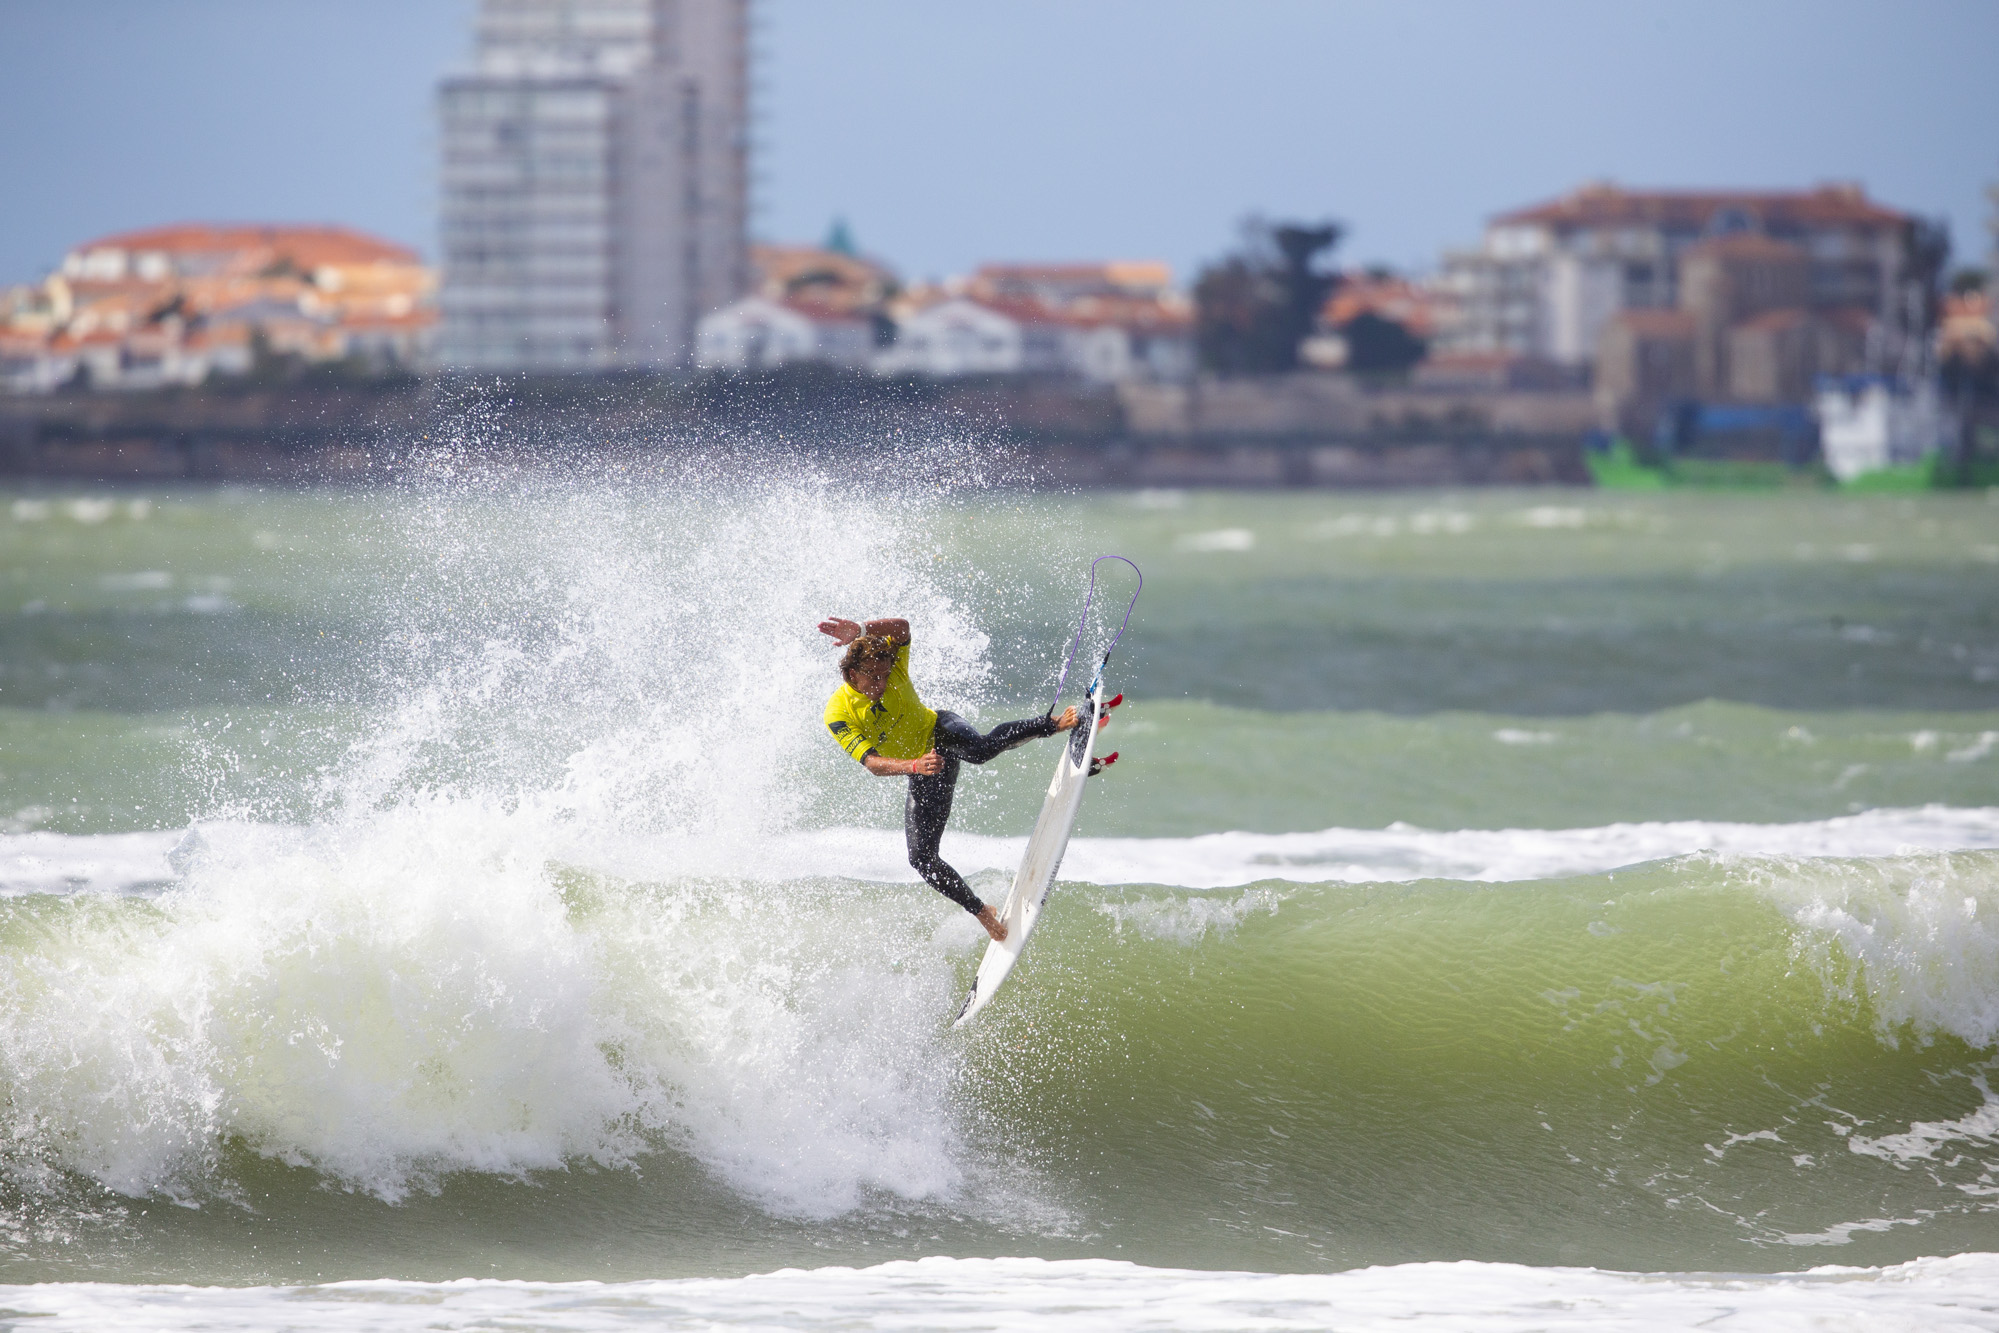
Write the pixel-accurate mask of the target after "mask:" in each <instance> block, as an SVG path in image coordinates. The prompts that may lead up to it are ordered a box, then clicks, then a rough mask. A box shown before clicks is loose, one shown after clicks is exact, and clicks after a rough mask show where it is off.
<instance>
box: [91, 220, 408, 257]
mask: <svg viewBox="0 0 1999 1333" xmlns="http://www.w3.org/2000/svg"><path fill="white" fill-rule="evenodd" d="M76 248H77V250H79V251H89V250H99V249H115V250H124V251H127V252H128V253H129V252H140V251H148V250H158V251H165V252H167V253H170V254H229V253H236V252H241V251H248V250H272V251H275V252H277V253H279V254H283V255H286V256H288V257H290V258H291V260H292V262H294V263H295V264H297V265H299V267H301V268H314V267H317V266H318V265H320V264H374V263H392V264H414V263H416V262H417V254H416V251H414V250H411V249H410V248H409V247H407V246H402V245H397V244H396V243H395V242H393V241H385V240H383V239H382V238H381V237H379V236H369V235H367V234H366V233H364V232H358V231H355V230H353V229H352V228H349V227H330V226H281V225H274V224H208V223H180V224H176V225H174V226H168V227H149V228H145V229H143V230H140V231H123V232H118V233H116V234H114V235H110V236H100V237H98V238H97V239H96V240H94V241H90V242H87V243H86V244H83V245H80V246H78V247H76Z"/></svg>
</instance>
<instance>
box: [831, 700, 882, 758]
mask: <svg viewBox="0 0 1999 1333" xmlns="http://www.w3.org/2000/svg"><path fill="white" fill-rule="evenodd" d="M826 730H827V731H828V732H830V733H831V734H832V737H833V743H834V744H835V745H838V746H839V747H840V748H841V749H842V750H845V751H846V752H847V754H848V756H849V757H850V758H852V759H853V760H854V762H856V763H859V762H860V761H862V760H863V759H866V758H867V757H868V751H869V750H871V749H873V748H874V747H873V746H872V745H870V744H869V743H868V738H867V736H866V735H865V734H863V733H862V731H861V729H860V728H859V727H858V726H856V725H855V719H854V716H853V714H852V712H851V711H850V710H849V709H848V708H847V707H846V700H845V699H843V698H842V697H841V696H840V695H838V694H835V695H834V696H833V697H832V698H831V699H828V700H827V701H826Z"/></svg>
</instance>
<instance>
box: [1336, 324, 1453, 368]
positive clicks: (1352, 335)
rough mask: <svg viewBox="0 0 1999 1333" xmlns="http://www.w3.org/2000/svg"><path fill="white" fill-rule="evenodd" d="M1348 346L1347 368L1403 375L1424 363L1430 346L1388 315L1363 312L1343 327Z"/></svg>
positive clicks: (1341, 332)
mask: <svg viewBox="0 0 1999 1333" xmlns="http://www.w3.org/2000/svg"><path fill="white" fill-rule="evenodd" d="M1339 334H1340V337H1342V338H1344V339H1345V340H1346V344H1347V369H1348V370H1352V371H1357V372H1359V373H1361V374H1399V373H1400V372H1402V371H1405V370H1407V369H1409V368H1410V367H1411V366H1413V365H1415V364H1416V363H1417V362H1418V361H1421V360H1422V359H1423V357H1424V355H1425V354H1426V353H1428V352H1429V350H1430V345H1429V344H1428V343H1426V342H1424V341H1423V340H1422V339H1421V338H1418V337H1417V336H1416V335H1415V334H1413V333H1411V332H1409V330H1408V329H1406V328H1404V327H1403V326H1402V325H1400V324H1398V323H1396V322H1395V321H1394V320H1392V319H1389V318H1387V317H1386V316H1384V315H1377V314H1375V313H1374V312H1373V311H1372V310H1363V311H1361V312H1360V313H1359V314H1358V315H1355V316H1354V317H1353V318H1352V319H1350V320H1348V321H1347V322H1346V323H1344V324H1342V325H1340V326H1339Z"/></svg>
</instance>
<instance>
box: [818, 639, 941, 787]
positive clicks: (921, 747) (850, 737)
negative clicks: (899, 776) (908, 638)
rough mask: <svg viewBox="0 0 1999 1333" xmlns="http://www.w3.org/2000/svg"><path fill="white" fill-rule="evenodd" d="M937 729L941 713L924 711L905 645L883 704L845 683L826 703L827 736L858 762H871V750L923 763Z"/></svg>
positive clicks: (883, 754)
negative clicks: (918, 760) (831, 735)
mask: <svg viewBox="0 0 1999 1333" xmlns="http://www.w3.org/2000/svg"><path fill="white" fill-rule="evenodd" d="M936 726H937V714H936V712H935V711H934V710H932V709H928V708H925V707H924V706H923V701H922V700H921V699H919V698H917V697H916V687H915V686H914V685H912V684H910V683H909V645H908V644H906V643H905V644H904V645H903V646H902V647H900V648H898V649H896V652H895V666H894V667H893V668H891V669H890V671H889V673H888V688H887V689H885V690H883V691H882V697H881V702H880V703H876V702H875V701H874V700H872V699H870V698H868V696H867V695H865V694H862V693H861V692H860V691H859V690H857V689H855V688H854V687H853V686H851V685H849V684H847V683H846V682H845V681H842V682H841V684H840V688H839V689H837V690H835V691H833V697H832V698H830V699H828V700H827V701H826V730H828V731H830V732H832V733H833V739H834V741H836V742H837V743H838V744H839V746H840V748H841V749H843V750H845V751H846V752H847V753H848V754H850V755H852V756H853V757H854V758H855V759H864V758H866V757H867V753H868V751H869V750H873V751H874V752H875V753H876V754H878V755H880V756H882V757H883V758H884V759H920V758H922V757H923V756H924V755H925V754H928V753H929V752H930V733H931V732H932V731H933V730H935V729H936Z"/></svg>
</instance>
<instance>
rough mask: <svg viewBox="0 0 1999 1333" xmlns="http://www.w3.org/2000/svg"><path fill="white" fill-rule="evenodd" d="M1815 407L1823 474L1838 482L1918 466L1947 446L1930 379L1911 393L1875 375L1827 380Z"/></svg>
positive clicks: (1946, 424) (1947, 432)
mask: <svg viewBox="0 0 1999 1333" xmlns="http://www.w3.org/2000/svg"><path fill="white" fill-rule="evenodd" d="M1814 407H1815V409H1816V414H1817V416H1818V419H1819V448H1820V450H1821V452H1823V454H1824V455H1825V465H1826V470H1827V471H1828V472H1830V473H1832V475H1833V476H1834V477H1836V478H1838V479H1839V480H1840V481H1852V480H1854V479H1855V478H1857V477H1862V476H1865V475H1866V474H1868V473H1869V472H1879V471H1880V470H1881V469H1883V468H1888V467H1898V466H1902V465H1905V464H1909V463H1919V462H1921V461H1922V460H1923V459H1925V458H1927V457H1929V456H1930V455H1931V454H1934V453H1937V452H1939V451H1940V450H1942V449H1944V448H1946V447H1948V445H1949V442H1950V436H1951V427H1952V424H1953V423H1952V422H1951V420H1950V417H1949V414H1948V413H1946V412H1945V411H1944V407H1943V402H1942V399H1941V397H1940V396H1939V394H1938V393H1937V388H1936V385H1935V383H1934V382H1932V381H1930V380H1920V381H1918V382H1917V383H1916V384H1915V386H1914V387H1913V388H1911V387H1905V386H1902V385H1899V384H1897V383H1895V382H1894V381H1893V380H1891V379H1888V378H1886V377H1883V376H1877V375H1863V376H1853V377H1849V378H1837V379H1835V378H1829V379H1827V380H1826V381H1824V382H1823V383H1821V384H1820V386H1819V391H1818V401H1817V402H1816V403H1815V404H1814Z"/></svg>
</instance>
